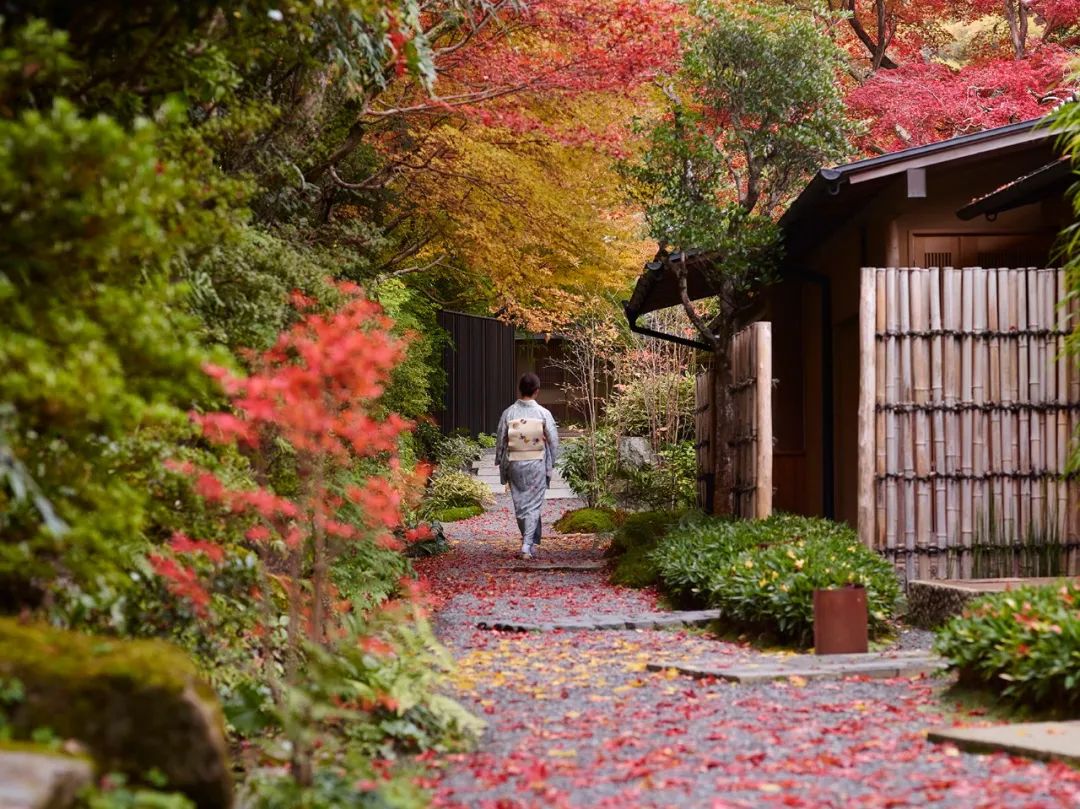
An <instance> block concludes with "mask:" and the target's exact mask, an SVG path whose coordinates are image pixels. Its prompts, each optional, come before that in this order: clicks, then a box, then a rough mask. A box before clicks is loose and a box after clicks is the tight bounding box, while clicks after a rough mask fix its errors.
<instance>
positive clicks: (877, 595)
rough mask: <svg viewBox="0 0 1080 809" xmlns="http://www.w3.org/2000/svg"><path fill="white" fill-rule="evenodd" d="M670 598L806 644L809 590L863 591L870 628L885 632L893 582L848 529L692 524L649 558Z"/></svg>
mask: <svg viewBox="0 0 1080 809" xmlns="http://www.w3.org/2000/svg"><path fill="white" fill-rule="evenodd" d="M652 557H653V559H654V560H655V561H656V564H657V567H658V569H659V573H660V578H661V581H662V583H663V584H664V586H665V587H666V589H667V590H669V591H670V592H671V593H672V594H673V595H675V596H676V597H679V598H682V599H683V600H689V601H693V602H697V603H703V604H705V605H706V606H709V607H712V608H715V609H719V610H721V611H722V612H723V615H724V618H725V620H726V621H727V622H729V623H730V624H732V625H733V626H735V627H737V628H745V629H751V630H755V631H763V632H767V633H769V634H770V635H773V636H775V637H776V638H777V639H778V640H781V641H786V642H791V643H795V644H797V645H801V646H808V645H810V643H811V642H812V640H813V631H814V620H813V619H814V607H813V592H814V590H816V589H824V588H830V587H840V586H843V585H846V584H861V585H863V586H864V587H866V596H867V604H868V607H869V612H870V615H869V621H870V630H871V633H872V634H878V633H880V632H881V631H883V630H884V629H885V628H886V625H887V622H888V620H889V619H890V618H891V617H892V616H893V615H894V614H895V612H896V608H897V604H898V602H899V600H900V583H899V581H898V580H897V577H896V574H895V572H894V571H893V569H892V567H891V566H890V565H889V563H888V562H886V561H885V560H884V559H883V558H882V557H881V556H879V555H878V554H876V553H874V552H873V551H871V550H869V549H867V548H866V547H864V546H863V545H861V544H860V543H859V541H858V538H857V537H856V535H855V532H854V531H852V530H851V529H850V528H848V527H847V526H845V525H840V524H838V523H833V522H829V521H828V520H822V519H815V518H809V517H795V516H790V515H776V516H773V517H770V518H769V519H767V520H759V521H726V520H700V521H696V522H690V523H689V524H686V525H683V526H680V527H679V528H678V529H676V530H674V531H672V532H671V533H670V534H669V535H668V537H667V538H666V539H665V541H664V542H663V543H661V544H660V545H659V546H658V547H657V549H656V551H654V552H653V554H652Z"/></svg>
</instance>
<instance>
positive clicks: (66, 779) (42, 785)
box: [0, 747, 94, 809]
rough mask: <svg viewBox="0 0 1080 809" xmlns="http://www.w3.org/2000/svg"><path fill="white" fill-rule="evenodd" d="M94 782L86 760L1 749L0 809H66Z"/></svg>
mask: <svg viewBox="0 0 1080 809" xmlns="http://www.w3.org/2000/svg"><path fill="white" fill-rule="evenodd" d="M93 782H94V765H93V763H92V762H91V761H89V760H88V759H85V758H79V757H76V756H66V755H64V754H62V753H54V752H51V751H48V750H39V749H35V748H32V747H26V748H25V749H19V748H17V747H15V748H12V749H3V748H0V809H67V807H69V806H72V805H73V804H74V803H75V798H76V797H77V796H78V794H79V792H81V791H82V790H83V788H84V787H88V786H90V785H91V784H93Z"/></svg>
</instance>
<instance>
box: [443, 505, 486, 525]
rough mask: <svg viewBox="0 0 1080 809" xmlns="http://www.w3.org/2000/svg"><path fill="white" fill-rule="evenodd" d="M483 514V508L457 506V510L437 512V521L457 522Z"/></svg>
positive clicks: (448, 509) (446, 509)
mask: <svg viewBox="0 0 1080 809" xmlns="http://www.w3.org/2000/svg"><path fill="white" fill-rule="evenodd" d="M483 513H484V508H483V506H457V507H455V508H444V509H443V510H442V511H437V512H435V520H437V521H438V522H457V521H458V520H468V519H470V518H472V517H477V516H479V515H480V514H483Z"/></svg>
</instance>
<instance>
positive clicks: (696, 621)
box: [476, 610, 720, 632]
mask: <svg viewBox="0 0 1080 809" xmlns="http://www.w3.org/2000/svg"><path fill="white" fill-rule="evenodd" d="M719 617H720V611H719V610H696V611H694V612H666V613H657V614H656V615H639V616H625V617H623V616H606V615H601V616H582V617H580V618H567V619H563V620H559V621H549V622H544V623H539V624H534V623H517V622H511V621H498V620H495V619H486V620H480V621H477V623H476V626H477V628H478V629H497V630H499V631H501V632H556V631H559V630H562V631H576V632H588V631H595V630H605V629H608V630H611V629H615V630H618V629H667V628H669V627H680V626H701V625H702V624H709V623H712V622H713V621H715V620H717V619H718V618H719Z"/></svg>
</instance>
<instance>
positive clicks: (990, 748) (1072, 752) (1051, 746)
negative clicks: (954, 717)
mask: <svg viewBox="0 0 1080 809" xmlns="http://www.w3.org/2000/svg"><path fill="white" fill-rule="evenodd" d="M926 737H927V738H928V739H929V740H930V741H932V742H939V743H942V742H947V743H949V744H954V745H956V746H957V747H959V748H960V749H961V750H964V751H966V752H969V753H997V752H1002V753H1009V754H1011V755H1014V756H1024V757H1026V758H1034V759H1039V760H1040V761H1065V762H1068V763H1070V764H1080V722H1020V723H1017V724H1012V725H993V726H991V727H983V728H936V729H934V730H931V731H929V732H928V733H927V734H926Z"/></svg>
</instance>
